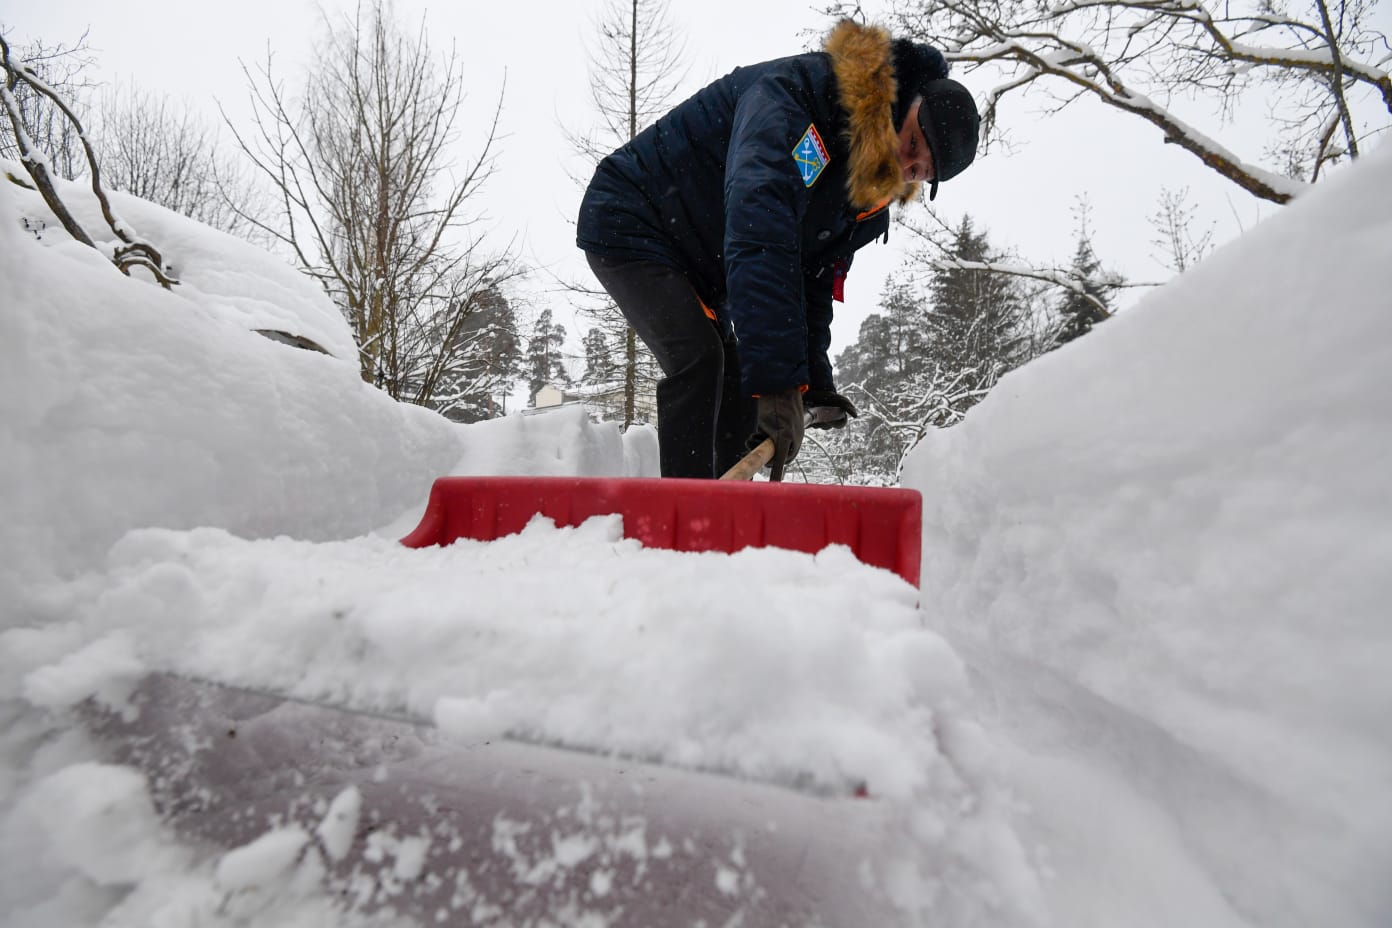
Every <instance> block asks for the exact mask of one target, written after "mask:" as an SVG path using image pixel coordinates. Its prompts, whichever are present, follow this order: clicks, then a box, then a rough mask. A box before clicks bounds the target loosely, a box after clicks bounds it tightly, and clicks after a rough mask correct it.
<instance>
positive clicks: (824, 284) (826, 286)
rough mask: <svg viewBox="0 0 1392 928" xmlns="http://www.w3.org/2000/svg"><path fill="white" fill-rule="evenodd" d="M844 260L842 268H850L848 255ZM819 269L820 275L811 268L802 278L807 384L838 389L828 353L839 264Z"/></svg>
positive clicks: (820, 387) (818, 388) (820, 388)
mask: <svg viewBox="0 0 1392 928" xmlns="http://www.w3.org/2000/svg"><path fill="white" fill-rule="evenodd" d="M841 261H842V267H843V269H844V268H849V267H850V259H849V258H842V259H841ZM820 270H821V273H820V274H818V273H817V272H816V271H809V272H808V274H807V277H806V278H805V279H804V281H803V293H804V295H805V297H806V300H807V373H808V380H807V384H808V386H810V387H811V388H812V389H813V390H835V389H836V385H835V383H834V382H833V380H832V376H831V359H830V358H829V357H827V352H828V351H830V350H831V316H832V292H833V291H832V287H833V286H834V283H835V280H836V276H835V275H836V266H835V264H828V265H824V266H823V267H822V268H821V269H820ZM843 273H844V270H843Z"/></svg>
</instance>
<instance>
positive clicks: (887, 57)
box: [822, 19, 921, 209]
mask: <svg viewBox="0 0 1392 928" xmlns="http://www.w3.org/2000/svg"><path fill="white" fill-rule="evenodd" d="M890 41H891V40H890V35H889V30H887V29H885V28H883V27H881V26H862V25H861V24H860V23H857V22H855V21H854V20H850V19H843V20H842V21H841V22H839V23H837V24H836V26H835V28H833V29H832V30H831V32H830V34H828V35H827V39H826V44H825V45H824V46H823V47H822V50H823V51H825V52H826V53H827V54H828V55H830V56H831V68H832V72H833V73H835V75H836V82H837V84H838V85H839V88H840V97H841V108H842V109H843V110H845V112H846V131H845V133H844V134H845V138H846V141H847V142H848V143H849V145H850V149H851V158H850V172H849V174H848V175H847V177H846V192H847V193H848V194H850V198H851V203H852V204H853V205H854V206H855V207H856V208H857V209H872V208H874V207H876V206H878V205H879V204H881V203H883V202H884V201H885V200H886V199H891V200H897V201H898V202H900V203H905V202H907V201H909V200H911V199H913V198H914V196H916V195H917V194H918V188H919V187H920V186H921V185H920V184H917V183H905V182H904V181H903V180H902V175H901V174H900V172H899V134H898V133H897V132H896V131H895V130H894V123H893V119H892V117H891V115H890V113H891V110H892V109H893V106H894V98H895V95H896V93H897V92H898V85H897V84H896V83H895V80H894V56H893V54H892V52H891V50H890Z"/></svg>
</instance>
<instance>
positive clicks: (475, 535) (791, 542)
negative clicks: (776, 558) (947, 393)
mask: <svg viewBox="0 0 1392 928" xmlns="http://www.w3.org/2000/svg"><path fill="white" fill-rule="evenodd" d="M922 511H923V499H922V497H921V496H920V495H919V493H918V491H916V490H905V489H894V488H881V487H842V486H824V485H817V484H794V483H744V482H740V481H720V480H682V479H674V478H665V479H656V478H610V477H441V478H439V479H438V480H436V481H435V484H434V486H432V487H431V489H430V500H429V502H428V503H427V504H426V509H425V514H424V516H422V518H421V521H420V524H419V525H418V526H417V527H416V529H415V530H414V531H413V532H411V533H410V534H409V535H407V536H406V537H405V538H403V539H401V542H402V544H404V545H406V546H407V547H410V548H423V547H425V546H427V545H447V544H449V543H450V542H452V541H456V540H458V539H460V538H468V539H473V540H475V541H491V540H493V539H495V538H500V537H502V536H504V535H511V534H514V533H516V532H520V531H521V530H522V529H523V528H524V527H525V526H526V524H527V523H528V522H529V521H530V520H531V518H532V517H533V516H534V515H537V514H540V515H543V516H545V517H546V518H548V519H550V520H552V521H553V522H555V523H556V524H557V525H558V526H561V527H567V526H574V525H579V524H580V523H581V522H584V521H585V520H586V519H588V518H590V517H591V516H597V515H605V514H610V513H618V514H619V515H621V516H622V517H623V529H624V537H626V538H634V539H637V540H638V541H640V542H642V543H643V544H644V545H646V546H647V547H650V548H669V549H671V550H674V551H726V552H734V551H738V550H740V549H742V548H749V547H756V548H757V547H776V548H787V549H790V550H793V551H805V552H808V553H815V552H817V551H820V550H822V549H823V548H825V547H827V546H828V545H835V544H840V545H845V546H847V547H849V548H850V549H851V551H852V552H854V554H855V556H856V557H857V558H858V559H860V560H861V561H863V562H865V563H866V564H870V565H872V566H875V567H882V568H884V569H885V570H891V571H893V572H894V573H896V574H898V575H899V576H900V577H903V578H904V580H906V581H908V583H909V584H911V585H913V586H918V571H919V545H920V543H921V534H922V532H921V525H922Z"/></svg>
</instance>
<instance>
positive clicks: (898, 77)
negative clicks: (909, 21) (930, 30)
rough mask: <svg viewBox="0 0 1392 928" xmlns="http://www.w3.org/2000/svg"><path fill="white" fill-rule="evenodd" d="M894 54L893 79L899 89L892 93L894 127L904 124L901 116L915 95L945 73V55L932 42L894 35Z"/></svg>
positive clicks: (895, 129) (906, 110) (899, 127)
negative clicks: (917, 41)
mask: <svg viewBox="0 0 1392 928" xmlns="http://www.w3.org/2000/svg"><path fill="white" fill-rule="evenodd" d="M890 50H891V53H892V55H893V57H894V82H895V84H896V85H897V86H898V93H897V94H896V95H895V97H894V112H893V117H894V131H895V132H898V131H899V130H900V129H901V128H903V126H904V117H905V116H907V115H908V114H909V106H910V104H912V103H913V101H914V98H915V97H917V96H919V95H920V94H921V93H923V88H924V86H925V85H927V83H928V82H929V81H935V80H939V79H941V78H944V77H947V59H946V58H944V57H943V53H942V52H940V51H938V50H937V49H936V48H934V47H933V46H931V45H920V44H918V43H916V42H910V41H909V40H908V39H895V40H894V42H893V44H892V45H891V46H890Z"/></svg>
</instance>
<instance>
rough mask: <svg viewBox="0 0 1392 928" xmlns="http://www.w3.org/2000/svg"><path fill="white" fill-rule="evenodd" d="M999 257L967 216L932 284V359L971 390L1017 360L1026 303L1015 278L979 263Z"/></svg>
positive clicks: (985, 385) (983, 386)
mask: <svg viewBox="0 0 1392 928" xmlns="http://www.w3.org/2000/svg"><path fill="white" fill-rule="evenodd" d="M997 257H998V256H997V255H995V254H993V253H992V251H991V247H990V243H989V242H988V241H987V238H986V233H985V232H977V231H976V229H975V228H974V224H973V222H972V219H971V217H970V216H963V217H962V223H961V225H960V226H958V228H957V231H956V233H955V235H954V240H953V243H952V246H951V249H950V252H949V260H948V261H946V262H944V263H943V264H942V265H940V266H939V267H938V268H937V269H936V271H935V272H934V275H933V281H932V283H931V284H930V286H929V293H930V295H931V298H932V302H933V312H932V314H931V315H930V316H929V323H930V324H931V326H932V332H931V335H930V338H929V345H930V347H929V353H930V357H931V360H932V362H933V364H934V365H935V366H936V367H938V368H940V369H944V371H943V372H946V373H950V374H951V375H953V379H954V380H956V379H960V381H961V383H962V385H963V386H965V387H966V388H967V389H968V390H970V391H982V393H983V394H984V391H986V390H989V389H990V388H991V386H993V385H994V384H995V382H996V381H997V380H998V379H999V378H1000V376H1001V374H1003V373H1005V371H1007V370H1009V369H1010V368H1011V367H1014V366H1016V364H1017V363H1018V361H1017V360H1016V354H1017V349H1018V348H1019V344H1020V335H1019V328H1020V325H1019V321H1020V317H1021V315H1022V313H1023V309H1024V307H1023V306H1022V305H1021V300H1020V288H1019V286H1018V284H1017V283H1016V281H1015V280H1014V279H1013V278H1011V277H1008V276H1006V275H1004V274H997V273H994V272H992V271H989V270H984V269H982V268H980V267H977V266H974V265H981V264H986V263H989V262H991V261H993V260H995V259H996V258H997ZM962 411H963V412H965V409H964V410H962ZM934 424H939V425H946V424H949V423H946V422H942V423H934Z"/></svg>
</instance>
